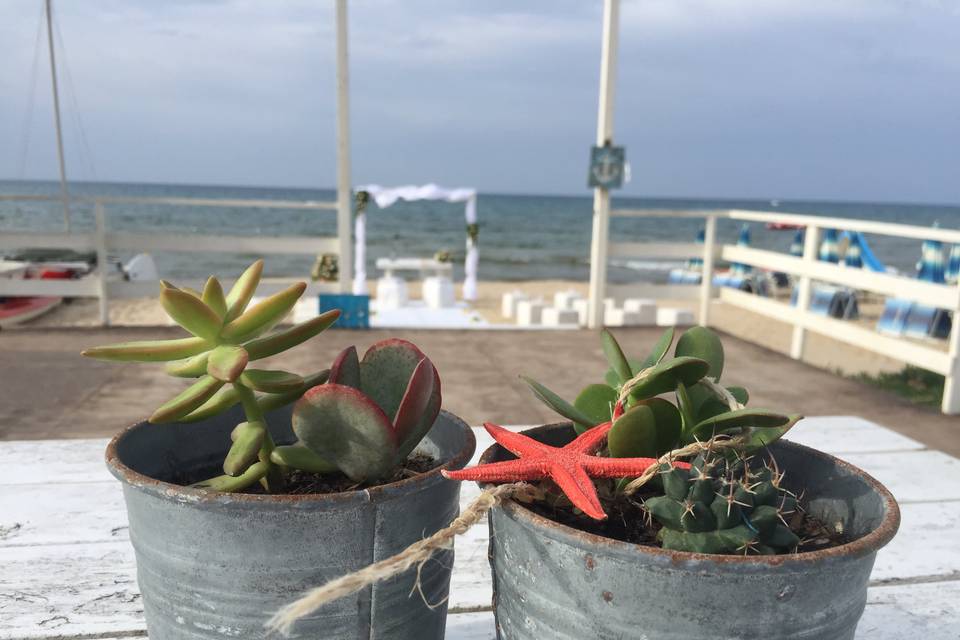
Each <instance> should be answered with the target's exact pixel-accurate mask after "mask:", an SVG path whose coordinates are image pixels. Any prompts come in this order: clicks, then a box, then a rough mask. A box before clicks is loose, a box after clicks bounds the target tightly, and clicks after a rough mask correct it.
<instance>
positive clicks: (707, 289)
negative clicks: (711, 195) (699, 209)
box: [697, 215, 717, 327]
mask: <svg viewBox="0 0 960 640" xmlns="http://www.w3.org/2000/svg"><path fill="white" fill-rule="evenodd" d="M716 244H717V216H713V215H711V216H707V223H706V226H705V227H704V230H703V264H702V265H701V266H700V317H699V318H698V319H697V322H699V323H700V324H701V325H703V326H705V327H708V326H710V300H711V298H713V255H714V252H715V247H716Z"/></svg>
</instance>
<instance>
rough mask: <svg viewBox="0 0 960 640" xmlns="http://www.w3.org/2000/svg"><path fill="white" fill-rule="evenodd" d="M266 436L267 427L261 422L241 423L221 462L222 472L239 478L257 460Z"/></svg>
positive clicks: (236, 428)
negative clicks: (231, 444)
mask: <svg viewBox="0 0 960 640" xmlns="http://www.w3.org/2000/svg"><path fill="white" fill-rule="evenodd" d="M266 435H267V426H266V425H265V424H263V423H262V422H241V423H240V424H238V425H237V426H236V427H235V428H234V430H233V432H232V433H231V434H230V438H231V439H232V440H233V446H231V447H230V451H229V452H228V453H227V457H226V459H224V461H223V472H224V473H226V474H227V475H229V476H239V475H240V474H242V473H243V472H244V471H246V469H247V467H249V466H250V465H251V464H253V463H254V462H255V461H256V460H257V455H258V454H259V453H260V447H261V446H262V445H263V441H264V439H265V438H266Z"/></svg>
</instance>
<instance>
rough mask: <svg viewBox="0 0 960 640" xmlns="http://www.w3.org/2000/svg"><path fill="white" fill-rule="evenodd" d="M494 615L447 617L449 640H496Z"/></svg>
mask: <svg viewBox="0 0 960 640" xmlns="http://www.w3.org/2000/svg"><path fill="white" fill-rule="evenodd" d="M496 637H497V631H496V625H495V624H494V621H493V614H492V613H491V612H489V611H480V612H475V613H456V614H451V615H449V616H447V635H446V638H447V640H496Z"/></svg>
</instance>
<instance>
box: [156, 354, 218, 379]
mask: <svg viewBox="0 0 960 640" xmlns="http://www.w3.org/2000/svg"><path fill="white" fill-rule="evenodd" d="M209 358H210V353H209V352H205V353H201V354H199V355H196V356H193V357H190V358H184V359H183V360H175V361H174V362H168V363H167V364H166V365H164V367H163V369H164V371H166V373H167V375H171V376H175V377H177V378H199V377H200V376H202V375H204V374H206V373H207V360H208V359H209Z"/></svg>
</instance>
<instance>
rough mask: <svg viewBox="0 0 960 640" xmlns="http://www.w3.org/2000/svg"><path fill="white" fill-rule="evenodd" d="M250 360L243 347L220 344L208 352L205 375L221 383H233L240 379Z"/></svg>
mask: <svg viewBox="0 0 960 640" xmlns="http://www.w3.org/2000/svg"><path fill="white" fill-rule="evenodd" d="M249 360H250V358H249V356H248V355H247V351H246V349H244V348H243V347H240V346H237V345H232V344H222V345H220V346H219V347H216V348H215V349H213V351H211V352H210V358H209V360H208V362H207V373H209V374H210V375H211V376H213V377H214V378H216V379H217V380H221V381H223V382H233V381H234V380H236V379H237V378H239V377H240V374H241V373H243V370H244V369H245V368H246V366H247V362H249Z"/></svg>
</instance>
